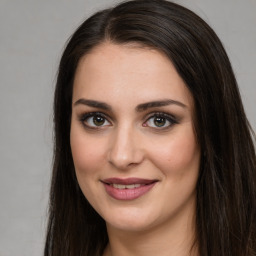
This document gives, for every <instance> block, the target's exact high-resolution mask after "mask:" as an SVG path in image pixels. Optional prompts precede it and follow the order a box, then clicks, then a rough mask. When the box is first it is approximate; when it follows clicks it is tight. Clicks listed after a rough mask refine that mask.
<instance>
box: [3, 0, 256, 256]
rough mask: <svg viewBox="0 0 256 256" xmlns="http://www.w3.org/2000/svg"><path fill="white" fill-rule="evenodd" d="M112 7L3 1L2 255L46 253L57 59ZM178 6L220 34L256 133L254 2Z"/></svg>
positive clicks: (89, 2)
mask: <svg viewBox="0 0 256 256" xmlns="http://www.w3.org/2000/svg"><path fill="white" fill-rule="evenodd" d="M117 2H119V1H116V0H115V1H113V0H73V1H71V0H62V1H57V0H51V1H50V0H44V1H43V0H41V1H40V0H37V1H35V0H11V1H10V0H0V33H1V34H0V74H1V75H0V111H1V118H0V120H1V126H0V136H1V137H0V138H1V143H0V256H30V255H31V256H37V255H38V256H40V255H43V247H44V236H45V228H46V223H47V218H46V216H47V202H48V194H49V187H50V186H49V184H50V174H51V157H52V101H53V91H54V83H55V79H56V70H57V66H58V61H59V59H60V56H61V52H62V50H63V47H64V45H65V42H66V40H67V39H68V38H69V36H70V35H71V33H72V32H73V31H74V29H75V28H76V27H77V26H78V25H79V24H80V23H81V22H82V21H83V20H84V19H85V18H86V17H88V16H89V15H90V14H92V13H94V12H95V11H97V10H99V9H102V8H105V7H109V6H113V4H115V3H117ZM176 2H177V3H180V4H182V5H184V6H187V7H189V8H190V9H192V10H193V11H195V12H196V13H197V14H199V15H200V16H201V17H202V18H203V19H204V20H206V22H208V23H209V24H210V25H211V26H212V27H213V29H214V30H215V31H216V32H217V34H218V35H219V37H220V39H221V40H222V42H223V44H224V46H225V48H226V50H227V52H228V55H229V57H230V59H231V62H232V65H233V68H234V71H235V74H236V77H237V80H238V83H239V86H240V91H241V95H242V99H243V102H244V105H245V109H246V112H247V115H248V118H249V120H250V122H251V124H252V126H253V128H254V130H256V115H255V113H256V108H255V105H256V104H255V103H256V0H243V1H242V0H214V1H213V0H187V1H185V0H183V1H179V0H176Z"/></svg>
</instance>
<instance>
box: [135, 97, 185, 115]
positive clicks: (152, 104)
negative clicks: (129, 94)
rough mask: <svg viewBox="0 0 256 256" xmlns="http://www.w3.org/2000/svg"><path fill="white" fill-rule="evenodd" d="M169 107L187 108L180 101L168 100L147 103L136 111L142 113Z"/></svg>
mask: <svg viewBox="0 0 256 256" xmlns="http://www.w3.org/2000/svg"><path fill="white" fill-rule="evenodd" d="M168 105H177V106H179V107H182V108H186V107H187V106H186V105H185V104H183V103H182V102H180V101H176V100H170V99H167V100H159V101H151V102H146V103H143V104H140V105H138V106H137V107H136V111H138V112H141V111H145V110H147V109H149V108H155V107H164V106H168Z"/></svg>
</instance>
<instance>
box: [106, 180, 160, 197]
mask: <svg viewBox="0 0 256 256" xmlns="http://www.w3.org/2000/svg"><path fill="white" fill-rule="evenodd" d="M103 184H104V187H105V189H106V192H107V193H108V194H109V195H110V196H111V197H113V198H114V199H117V200H134V199H136V198H139V197H141V196H143V195H144V194H146V193H147V192H148V191H150V190H151V189H152V188H153V187H154V186H155V184H156V182H153V183H151V184H148V185H143V186H141V187H138V188H132V189H118V188H114V187H113V186H111V185H108V184H106V183H103Z"/></svg>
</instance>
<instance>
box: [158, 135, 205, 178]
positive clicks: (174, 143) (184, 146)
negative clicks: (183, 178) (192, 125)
mask: <svg viewBox="0 0 256 256" xmlns="http://www.w3.org/2000/svg"><path fill="white" fill-rule="evenodd" d="M153 155H154V159H155V163H156V165H158V167H159V168H160V169H161V170H162V171H163V172H164V174H165V175H169V174H173V175H178V176H180V175H183V174H184V173H187V172H189V171H196V173H197V172H198V170H199V161H200V149H199V146H198V145H197V143H196V140H195V136H194V134H193V132H188V133H185V134H179V135H178V134H177V136H174V137H173V138H172V139H170V140H168V139H167V140H165V141H164V143H163V144H162V145H161V146H157V147H155V150H154V154H153Z"/></svg>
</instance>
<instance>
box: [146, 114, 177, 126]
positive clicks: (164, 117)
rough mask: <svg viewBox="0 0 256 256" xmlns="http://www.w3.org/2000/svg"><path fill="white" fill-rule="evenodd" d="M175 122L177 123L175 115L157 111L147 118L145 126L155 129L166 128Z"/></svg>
mask: <svg viewBox="0 0 256 256" xmlns="http://www.w3.org/2000/svg"><path fill="white" fill-rule="evenodd" d="M174 124H177V121H176V119H175V117H174V116H172V115H170V114H167V113H155V114H153V115H152V116H151V117H150V118H148V119H147V121H146V123H144V124H143V126H147V127H151V128H155V129H165V128H170V127H172V126H173V125H174Z"/></svg>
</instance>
